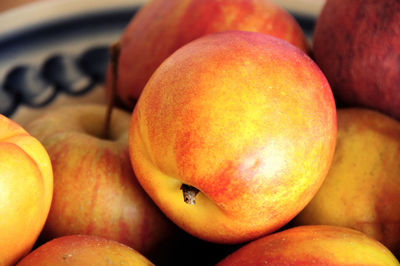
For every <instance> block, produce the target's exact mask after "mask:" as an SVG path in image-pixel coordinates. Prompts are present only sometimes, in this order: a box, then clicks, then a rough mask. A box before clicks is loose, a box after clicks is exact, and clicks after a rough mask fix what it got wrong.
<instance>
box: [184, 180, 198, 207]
mask: <svg viewBox="0 0 400 266" xmlns="http://www.w3.org/2000/svg"><path fill="white" fill-rule="evenodd" d="M181 190H182V193H183V201H185V203H187V204H190V205H196V195H197V193H199V190H198V189H197V188H195V187H192V186H189V185H186V184H182V186H181Z"/></svg>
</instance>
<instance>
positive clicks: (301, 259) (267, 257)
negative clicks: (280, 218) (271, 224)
mask: <svg viewBox="0 0 400 266" xmlns="http://www.w3.org/2000/svg"><path fill="white" fill-rule="evenodd" d="M224 265H229V266H235V265H240V266H245V265H252V266H253V265H254V266H255V265H298V266H300V265H304V266H306V265H332V266H333V265H338V266H339V265H343V266H345V265H365V266H367V265H371V266H372V265H374V266H378V265H382V266H391V265H393V266H395V265H400V264H399V262H398V261H397V260H396V258H395V257H394V255H393V254H392V253H391V252H390V251H389V250H388V249H387V248H386V247H385V246H383V245H382V244H381V243H379V242H378V241H376V240H374V239H372V238H369V237H367V236H366V235H365V234H363V233H361V232H359V231H356V230H352V229H349V228H344V227H336V226H324V225H316V226H299V227H293V228H291V229H287V230H285V231H281V232H278V233H274V234H272V235H268V236H266V237H263V238H260V239H257V240H255V241H253V242H250V243H249V244H246V245H244V246H243V247H241V248H240V249H238V250H236V251H235V252H234V253H232V254H231V255H229V256H228V257H226V258H225V259H223V260H222V261H221V262H219V263H218V264H217V266H224Z"/></svg>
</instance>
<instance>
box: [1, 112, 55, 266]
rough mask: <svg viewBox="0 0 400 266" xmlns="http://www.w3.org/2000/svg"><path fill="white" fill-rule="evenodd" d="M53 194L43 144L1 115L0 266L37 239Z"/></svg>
mask: <svg viewBox="0 0 400 266" xmlns="http://www.w3.org/2000/svg"><path fill="white" fill-rule="evenodd" d="M52 195H53V171H52V167H51V162H50V159H49V156H48V154H47V152H46V150H45V148H44V147H43V146H42V144H41V143H40V142H39V141H38V140H37V139H36V138H34V137H32V136H30V135H29V134H28V133H27V132H26V131H25V129H23V128H22V127H21V126H20V125H18V124H17V123H15V122H13V121H12V120H10V119H9V118H7V117H5V116H3V115H0V217H1V219H0V265H13V264H14V263H15V262H16V261H17V260H18V259H20V258H21V257H22V256H24V255H26V254H27V253H28V252H29V251H30V250H31V248H32V246H33V245H34V243H35V242H36V240H37V238H38V236H39V234H40V231H41V230H42V228H43V225H44V223H45V221H46V218H47V215H48V212H49V209H50V204H51V199H52Z"/></svg>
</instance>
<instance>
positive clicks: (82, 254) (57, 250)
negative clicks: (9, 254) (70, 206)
mask: <svg viewBox="0 0 400 266" xmlns="http://www.w3.org/2000/svg"><path fill="white" fill-rule="evenodd" d="M45 265H46V266H48V265H70V266H92V265H96V266H103V265H104V266H106V265H134V266H152V265H154V264H153V263H152V262H150V261H149V260H148V259H147V258H145V257H144V256H143V255H141V254H140V253H139V252H137V251H136V250H134V249H132V248H130V247H128V246H126V245H123V244H121V243H119V242H117V241H114V240H109V239H106V238H102V237H97V236H89V235H69V236H62V237H59V238H55V239H53V240H51V241H49V242H47V243H45V244H43V245H42V246H40V247H38V248H37V249H35V250H34V251H32V252H31V253H30V254H28V255H27V256H26V257H24V258H23V259H22V260H20V261H19V262H18V263H17V266H45Z"/></svg>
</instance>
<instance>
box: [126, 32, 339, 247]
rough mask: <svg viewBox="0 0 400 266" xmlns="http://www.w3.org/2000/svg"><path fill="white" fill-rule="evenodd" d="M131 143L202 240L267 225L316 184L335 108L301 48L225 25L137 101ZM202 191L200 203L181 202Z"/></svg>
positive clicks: (142, 170) (165, 199)
mask: <svg viewBox="0 0 400 266" xmlns="http://www.w3.org/2000/svg"><path fill="white" fill-rule="evenodd" d="M129 134H130V140H129V143H130V155H131V161H132V165H133V167H134V171H135V173H136V175H137V178H138V180H139V182H140V183H141V185H142V186H143V187H144V189H145V190H146V191H147V193H148V194H149V195H150V196H151V197H152V199H153V200H154V201H155V202H156V204H157V205H158V206H159V207H160V208H161V210H162V211H164V213H165V214H166V215H167V216H168V217H169V218H170V219H171V220H172V221H174V222H175V223H176V224H177V225H179V226H180V227H181V228H183V229H184V230H186V231H187V232H189V233H191V234H193V235H195V236H197V237H199V238H201V239H204V240H208V241H212V242H219V243H238V242H244V241H248V240H251V239H253V238H256V237H259V236H261V235H264V234H267V233H270V232H272V231H274V230H276V229H278V228H279V227H281V226H283V225H284V224H285V223H287V222H288V221H289V220H290V219H292V218H293V217H294V216H295V215H296V214H297V213H298V212H300V210H302V209H303V208H304V207H305V205H306V204H307V203H308V202H309V201H310V200H311V198H312V197H313V196H314V195H315V193H316V192H317V190H318V189H319V187H320V185H321V184H322V182H323V180H324V178H325V175H326V173H327V171H328V169H329V166H330V164H331V160H332V157H333V153H334V147H335V142H336V108H335V103H334V99H333V96H332V93H331V90H330V87H329V84H328V82H327V81H326V79H325V77H324V75H323V74H322V72H321V71H320V70H319V68H318V67H317V66H316V64H315V63H314V62H313V61H312V60H311V59H310V58H309V57H308V56H307V55H306V54H305V53H304V52H303V51H301V50H299V49H298V48H296V47H294V46H293V45H291V44H289V43H288V42H286V41H283V40H280V39H278V38H274V37H271V36H268V35H266V34H262V33H251V32H239V31H234V32H224V33H216V34H211V35H208V36H205V37H202V38H199V39H197V40H195V41H193V42H191V43H189V44H187V45H185V46H183V47H182V48H180V49H179V50H177V51H176V52H175V53H174V54H172V55H171V56H170V57H169V58H168V59H167V60H166V61H164V63H163V64H162V65H161V66H160V67H159V68H158V69H157V70H156V72H155V73H154V75H153V76H152V78H151V79H150V81H149V82H148V83H147V85H146V87H145V89H144V90H143V93H142V95H141V97H140V99H139V101H138V103H137V105H136V107H135V109H134V113H133V116H132V122H131V128H130V133H129ZM181 189H183V190H186V191H185V192H184V194H185V197H188V198H187V201H190V200H191V199H192V200H193V199H194V197H191V199H190V196H189V194H190V193H193V194H196V192H197V190H199V191H200V192H198V194H197V196H196V203H195V205H191V204H187V203H185V202H184V198H183V196H182V190H181Z"/></svg>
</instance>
